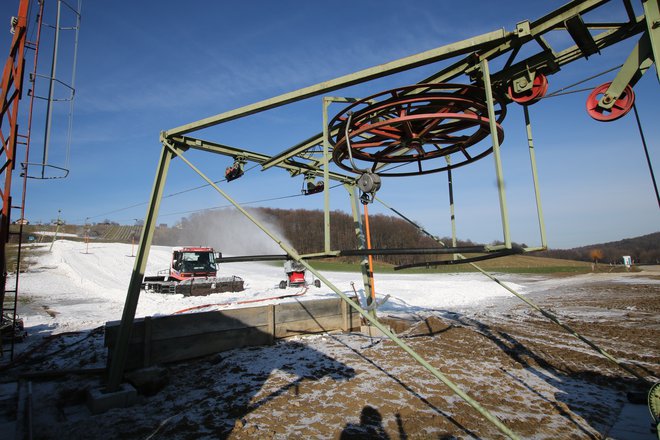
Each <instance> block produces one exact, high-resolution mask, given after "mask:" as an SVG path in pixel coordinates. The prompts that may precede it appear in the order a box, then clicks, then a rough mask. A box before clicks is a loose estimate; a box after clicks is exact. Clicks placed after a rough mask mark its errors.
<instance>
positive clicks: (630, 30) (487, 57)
mask: <svg viewBox="0 0 660 440" xmlns="http://www.w3.org/2000/svg"><path fill="white" fill-rule="evenodd" d="M658 1H659V0H642V3H643V7H644V12H645V14H644V15H642V16H639V17H637V16H635V15H634V11H633V7H632V4H631V3H630V0H623V1H622V5H623V8H624V10H625V15H626V17H627V20H626V21H624V22H620V23H587V22H585V21H584V20H583V16H584V15H585V14H587V13H589V12H591V11H593V10H595V9H597V8H599V7H601V6H602V5H604V4H606V3H608V2H609V0H574V1H571V2H569V3H567V4H566V5H564V6H562V7H560V8H559V9H557V10H555V11H553V12H551V13H549V14H547V15H545V16H543V17H541V18H540V19H538V20H535V21H533V22H529V21H523V22H520V23H518V24H517V25H516V28H515V30H513V31H510V32H506V31H505V30H504V29H500V30H496V31H493V32H488V33H485V34H482V35H480V36H477V37H474V38H469V39H466V40H462V41H460V42H457V43H453V44H448V45H445V46H442V47H439V48H436V49H432V50H429V51H426V52H422V53H419V54H416V55H412V56H409V57H405V58H402V59H399V60H395V61H392V62H389V63H385V64H382V65H380V66H376V67H372V68H369V69H364V70H361V71H358V72H355V73H352V74H349V75H344V76H341V77H338V78H335V79H332V80H329V81H325V82H321V83H318V84H315V85H312V86H309V87H305V88H302V89H299V90H296V91H292V92H289V93H285V94H282V95H279V96H276V97H274V98H270V99H266V100H263V101H259V102H257V103H254V104H251V105H247V106H244V107H240V108H237V109H234V110H230V111H227V112H224V113H220V114H217V115H214V116H210V117H207V118H204V119H201V120H199V121H195V122H192V123H189V124H185V125H182V126H179V127H175V128H172V129H170V130H167V131H164V132H162V133H161V142H162V144H163V150H162V153H161V158H160V160H159V164H158V167H157V171H156V177H155V180H154V185H153V189H152V195H151V200H150V203H149V206H148V208H147V214H146V219H145V226H144V228H143V232H142V237H141V239H140V245H139V249H138V253H137V257H136V260H135V266H134V269H133V274H132V277H131V281H130V284H129V287H128V291H127V297H126V303H125V306H124V311H123V315H122V321H121V326H120V329H119V335H118V341H117V345H116V348H115V350H114V353H113V356H112V360H111V363H110V368H109V377H108V384H107V390H108V391H115V390H117V389H118V388H119V385H120V383H121V381H122V378H123V373H124V366H125V361H126V354H127V351H128V342H129V340H130V331H131V328H132V322H133V320H134V317H135V311H136V307H137V302H138V299H139V295H140V284H141V281H142V278H143V277H144V271H145V268H146V261H147V257H148V254H149V249H150V247H151V242H152V238H153V232H154V229H155V223H156V219H157V217H158V210H159V207H160V201H161V199H162V195H163V189H164V185H165V180H166V177H167V172H168V169H169V166H170V162H171V160H172V159H174V158H177V157H178V158H180V159H181V160H182V161H184V162H185V163H186V164H188V165H189V166H190V167H191V168H193V169H194V170H195V171H196V172H198V174H200V176H201V177H202V178H203V179H204V180H206V181H207V182H208V183H209V184H210V185H211V186H213V187H214V188H215V189H216V190H217V191H218V192H219V193H220V194H222V195H223V197H225V198H227V199H228V200H229V201H231V203H233V204H234V205H235V206H236V208H237V209H239V210H240V211H241V212H243V213H244V215H245V216H246V217H247V218H249V219H250V220H251V221H253V222H254V223H255V224H257V226H259V227H260V228H262V229H263V230H264V231H265V232H266V233H267V234H268V235H270V236H271V238H272V239H273V240H274V241H275V242H276V243H278V244H279V245H280V247H282V249H283V250H285V252H287V254H289V255H291V256H292V257H293V258H295V259H297V260H299V261H301V262H302V263H303V264H304V265H305V266H306V267H307V268H308V269H309V270H310V271H311V272H312V273H314V274H315V275H316V276H317V277H318V278H319V279H321V281H323V282H324V283H325V284H326V285H328V286H329V287H330V288H331V289H332V290H333V291H335V292H336V293H337V294H338V295H339V296H340V297H341V298H342V299H344V301H346V302H347V303H348V304H349V305H350V306H351V307H353V308H354V309H355V310H356V311H357V312H358V313H360V314H361V315H362V316H363V317H364V318H365V319H366V320H367V321H369V322H370V323H372V324H373V325H375V326H376V327H378V328H379V329H380V330H381V331H383V333H384V334H386V335H387V336H388V337H389V338H390V339H392V340H393V341H395V342H396V343H397V344H399V346H400V347H401V348H402V349H403V350H405V351H406V352H407V353H408V354H410V355H411V356H412V357H413V358H414V359H415V360H416V361H417V362H418V363H419V364H420V365H422V366H423V367H424V368H426V369H427V370H428V371H430V372H431V373H432V374H434V376H436V377H437V378H438V379H439V380H441V381H442V382H443V383H445V384H446V385H447V386H449V387H450V388H451V389H452V390H453V391H454V392H455V393H456V394H457V395H459V396H460V397H462V398H463V399H464V400H466V402H468V403H469V404H470V405H471V406H472V407H473V408H475V409H476V410H477V411H478V412H479V413H480V414H482V415H483V416H484V417H486V418H487V419H488V420H489V421H490V422H491V423H493V424H494V425H495V426H496V427H497V428H498V429H499V430H500V431H501V432H502V433H504V434H505V435H507V436H509V437H510V438H517V437H516V435H515V434H514V433H513V432H512V431H510V430H509V429H508V428H507V427H506V426H504V425H503V424H502V423H501V421H499V419H497V418H496V417H494V416H493V415H492V414H490V413H489V412H488V411H487V410H485V409H484V408H482V407H481V406H480V405H479V404H478V403H477V402H475V401H473V400H472V399H471V398H470V397H469V396H467V395H466V394H465V393H464V392H463V391H461V390H460V389H459V388H458V387H456V386H455V385H454V384H453V383H452V382H451V381H450V380H449V379H448V378H446V377H445V376H444V375H443V374H442V373H440V372H439V371H437V370H436V369H435V368H434V367H433V366H431V365H430V364H428V363H427V362H426V361H425V360H423V359H422V358H421V357H419V355H417V354H416V353H415V352H414V351H412V349H410V347H408V346H407V345H406V344H405V343H403V341H401V340H399V339H398V338H397V337H396V335H394V334H392V333H391V332H390V331H389V330H388V329H387V328H385V327H383V326H382V325H381V324H380V323H379V322H378V320H377V319H375V318H374V317H373V316H371V315H370V314H369V313H368V312H367V311H366V310H364V309H363V308H362V307H360V305H359V304H356V303H355V302H354V301H352V300H351V299H350V298H348V297H346V295H345V294H344V293H343V292H341V290H339V289H338V288H337V287H335V286H334V285H332V284H331V283H330V282H329V281H328V280H327V279H325V278H324V277H323V276H322V275H321V274H320V273H318V272H317V271H316V270H315V269H314V268H313V267H311V266H310V265H309V263H308V262H307V261H305V259H304V258H303V256H301V255H299V254H297V252H296V251H295V250H294V249H291V248H289V247H288V246H287V245H285V244H284V243H283V241H282V240H280V239H279V238H278V237H276V236H275V235H274V234H272V233H270V231H268V230H267V228H265V227H264V226H263V225H260V224H259V222H258V221H257V220H256V219H254V218H253V217H252V216H251V215H250V214H249V213H247V211H245V210H244V209H243V208H242V207H240V205H239V204H238V203H236V202H234V201H233V200H232V199H231V198H230V197H229V196H228V195H227V194H226V193H224V191H222V190H221V189H220V188H218V187H217V185H215V184H214V183H213V182H212V181H211V180H210V179H208V177H206V176H204V175H203V174H202V173H201V172H200V171H199V170H197V169H196V168H195V167H194V165H193V164H192V163H190V162H189V161H188V160H187V159H185V157H184V155H183V153H184V152H185V151H186V150H188V149H190V148H193V149H198V150H203V151H207V152H213V153H216V154H223V155H227V156H233V157H241V158H244V159H247V160H251V161H254V162H256V163H259V164H261V166H262V169H264V170H265V169H268V168H270V167H274V166H275V167H279V168H283V169H286V170H288V171H289V172H291V174H292V175H297V174H311V175H315V176H319V177H321V176H322V177H323V178H324V182H325V183H326V187H325V191H326V196H325V197H326V199H325V200H326V206H327V200H328V199H327V197H328V196H327V192H328V187H327V183H328V181H329V180H336V181H338V182H342V183H343V184H344V185H346V186H347V188H348V189H349V194H352V191H353V190H351V188H354V185H355V178H354V177H351V176H345V175H342V174H339V173H334V172H331V171H330V170H329V166H328V159H327V158H328V157H329V154H330V151H329V149H330V147H329V145H328V143H327V141H325V142H324V140H327V139H328V136H329V134H330V133H328V132H327V131H328V130H327V120H325V118H324V132H323V133H320V134H317V135H313V136H311V137H310V138H308V139H306V140H304V141H302V142H300V143H299V144H296V145H294V146H293V147H291V148H289V149H287V150H285V151H283V152H282V153H280V154H278V155H276V156H274V157H269V156H266V155H263V154H260V153H255V152H251V151H247V150H245V149H242V148H235V147H230V146H227V145H223V144H220V143H215V142H211V141H206V140H201V139H196V138H193V137H189V136H184V135H188V134H189V133H192V132H195V131H198V130H201V129H204V128H208V127H212V126H216V125H219V124H222V123H225V122H228V121H231V120H235V119H239V118H243V117H246V116H249V115H253V114H256V113H259V112H263V111H266V110H270V109H274V108H276V107H280V106H283V105H287V104H290V103H293V102H296V101H300V100H304V99H307V98H310V97H314V96H320V95H325V94H328V93H330V92H332V91H335V90H339V89H342V88H345V87H348V86H351V85H355V84H360V83H364V82H368V81H371V80H373V79H376V78H380V77H384V76H388V75H392V74H395V73H398V72H402V71H406V70H411V69H415V68H417V67H420V66H424V65H429V64H432V63H437V62H440V61H446V60H450V59H452V58H456V57H459V56H463V58H462V59H460V60H458V61H455V62H453V64H451V65H450V66H448V67H446V68H444V69H442V70H440V71H439V72H437V73H436V74H434V75H432V76H431V77H428V78H425V79H423V80H421V81H419V83H429V82H432V83H436V82H437V83H441V82H447V81H449V80H452V79H454V78H457V77H459V76H462V75H465V76H467V77H469V78H470V80H471V81H475V82H483V83H484V85H485V89H486V91H487V94H488V95H490V93H491V92H492V90H498V91H502V90H505V89H506V88H507V87H508V85H509V84H513V86H514V87H515V89H516V90H524V88H525V87H531V81H529V79H530V78H533V76H534V75H535V74H536V73H537V72H538V73H543V74H545V75H552V74H554V73H557V72H558V71H559V70H560V68H561V66H562V65H565V64H567V63H570V62H572V61H575V60H577V59H581V58H585V57H588V56H591V55H593V54H594V53H597V52H599V51H600V50H602V49H603V48H605V47H608V46H610V45H613V44H616V43H618V42H620V41H622V40H624V39H627V38H630V37H633V36H635V35H638V34H640V33H641V34H642V37H641V38H640V42H639V43H638V45H637V46H636V49H635V50H637V51H638V52H637V54H635V53H633V54H631V56H630V57H629V59H628V61H627V62H626V63H625V64H624V66H623V68H622V69H621V71H620V73H619V75H617V78H616V79H615V81H613V83H612V86H611V87H610V89H609V90H608V91H607V94H608V96H609V98H608V99H614V100H616V98H618V96H619V94H620V93H621V91H622V90H623V88H625V85H627V84H630V83H631V82H633V83H634V81H636V80H638V79H639V77H640V76H641V74H643V73H644V72H645V71H646V70H648V67H649V66H650V64H651V61H652V60H657V57H658V53H659V52H660V31H659V30H658V28H659V23H660V18H659V16H660V14H659V12H658V11H659V9H660V8H658ZM553 31H564V32H568V33H569V34H570V36H571V38H573V40H574V41H575V43H576V44H575V45H574V46H572V47H570V48H568V49H566V50H563V51H561V52H555V51H554V50H553V49H552V47H551V45H550V44H549V43H548V42H547V41H546V39H545V38H544V34H546V33H548V32H553ZM533 42H534V43H536V44H538V46H539V47H540V49H539V52H538V53H536V54H534V55H532V56H530V57H528V58H526V59H524V60H518V61H516V57H517V55H518V53H519V51H520V48H521V47H522V46H523V45H526V44H528V43H533ZM506 54H508V59H507V60H506V61H505V63H504V67H503V68H502V69H500V70H499V71H497V72H493V73H490V72H489V62H490V61H492V60H494V59H496V58H498V57H500V56H503V55H506ZM656 70H657V69H656ZM658 78H659V79H660V73H658ZM488 83H490V84H488ZM487 100H488V102H489V111H490V112H492V111H493V106H492V98H490V97H487ZM326 105H327V101H324V110H325V109H326V108H327V107H326ZM491 116H492V113H491ZM525 116H526V124H527V127H528V139H529V147H530V156H531V159H532V164H533V169H534V171H533V173H534V176H535V177H534V180H535V192H536V194H537V203H539V204H538V212H539V219H540V222H541V223H540V228H541V231H542V238H541V241H542V247H545V235H544V232H543V230H544V227H543V224H542V212H541V208H540V199H539V197H538V187H537V186H536V185H537V179H536V171H535V159H534V155H533V143H532V140H531V128H530V123H529V115H528V114H527V113H526V115H525ZM490 119H491V121H494V118H492V117H491V118H490ZM491 132H493V133H494V132H495V130H491ZM492 140H493V143H494V144H497V139H496V136H495V137H494V138H493V139H492ZM316 151H322V153H321V154H322V157H321V158H320V160H319V159H316V160H314V159H312V157H313V156H314V155H315V152H316ZM494 151H495V156H497V155H498V153H497V152H496V151H497V147H495V145H494ZM495 162H496V173H497V174H498V182H500V186H501V174H500V173H501V170H500V169H499V168H500V166H501V164H499V159H497V158H496V160H495ZM352 197H353V198H355V196H354V194H352ZM354 204H355V203H354V202H353V205H354ZM500 207H501V211H502V212H503V214H502V215H503V218H502V223H503V229H504V232H505V247H509V248H510V247H511V242H510V237H509V236H508V226H507V220H506V218H505V215H506V214H505V213H506V199H505V197H504V192H503V188H501V190H500ZM353 209H355V208H353ZM354 216H355V213H354ZM326 225H328V227H329V221H327V219H326ZM356 226H357V227H359V225H356ZM329 251H330V249H329V241H326V243H325V246H324V252H326V253H328V252H329Z"/></svg>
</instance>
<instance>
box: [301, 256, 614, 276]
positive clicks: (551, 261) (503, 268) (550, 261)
mask: <svg viewBox="0 0 660 440" xmlns="http://www.w3.org/2000/svg"><path fill="white" fill-rule="evenodd" d="M310 264H311V265H312V267H314V268H315V269H318V270H322V271H337V272H359V271H360V265H359V264H355V263H344V262H336V261H329V260H313V261H310ZM475 264H476V265H477V266H478V267H480V268H482V269H484V270H486V271H488V272H500V273H529V274H581V273H588V272H592V265H591V263H588V262H584V261H573V260H560V259H555V258H541V257H533V256H529V255H513V256H507V257H501V258H495V259H492V260H485V261H479V262H477V263H475ZM374 266H375V267H374V272H376V273H401V274H405V273H410V274H424V273H463V272H478V270H477V269H475V268H474V267H472V266H471V265H470V264H452V265H447V266H437V267H430V268H428V269H427V268H414V269H404V270H400V271H395V270H394V266H393V265H391V264H381V263H376V264H375V265H374ZM596 270H597V271H598V272H618V271H625V269H624V268H622V267H610V266H609V265H602V264H601V265H599V266H598V267H597V268H596Z"/></svg>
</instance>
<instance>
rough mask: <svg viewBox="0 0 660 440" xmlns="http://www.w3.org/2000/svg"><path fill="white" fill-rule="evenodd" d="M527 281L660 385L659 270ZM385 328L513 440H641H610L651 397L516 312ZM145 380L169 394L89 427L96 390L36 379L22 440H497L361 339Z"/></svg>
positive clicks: (90, 362) (627, 376) (84, 348)
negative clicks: (28, 435)
mask: <svg viewBox="0 0 660 440" xmlns="http://www.w3.org/2000/svg"><path fill="white" fill-rule="evenodd" d="M527 281H528V282H529V283H531V284H532V285H533V286H534V288H533V289H532V291H533V292H534V293H531V294H529V295H528V297H529V298H531V299H532V300H534V301H535V302H537V303H538V304H539V305H541V306H542V307H544V308H545V309H547V310H549V311H551V312H552V313H553V314H555V315H556V316H557V317H558V318H559V319H560V320H561V321H562V322H564V323H566V324H568V325H570V326H571V327H572V328H574V329H575V330H576V331H578V332H579V333H581V334H583V335H584V336H586V337H587V338H589V339H590V340H591V341H593V342H594V343H595V344H597V345H598V346H600V347H602V348H603V349H604V350H606V351H607V352H608V353H610V354H611V355H613V356H615V357H617V358H618V359H620V361H621V362H622V363H623V364H624V365H625V366H626V367H627V368H629V369H631V370H632V371H634V372H635V373H636V374H637V375H638V376H641V377H644V378H646V379H647V380H650V381H655V380H657V378H660V344H659V343H658V341H660V271H658V270H657V268H648V269H647V270H645V271H644V272H641V273H637V274H626V275H625V276H624V275H622V274H595V275H588V276H577V277H565V278H549V277H540V276H538V277H529V279H528V280H527ZM382 318H383V319H384V320H386V321H387V322H389V323H390V324H391V325H392V327H393V329H394V330H396V331H397V332H398V333H399V334H400V336H401V337H402V338H403V339H404V341H406V343H408V344H409V345H410V346H411V347H412V348H413V349H415V350H416V351H417V352H418V353H420V354H421V355H422V356H423V357H424V358H425V359H426V360H427V361H428V362H429V363H431V364H432V365H433V366H435V367H436V368H438V369H439V370H440V371H441V372H442V373H444V374H445V375H446V376H447V377H448V378H449V379H451V380H452V381H453V382H455V383H456V384H457V385H458V386H459V387H460V388H461V389H463V390H464V391H465V392H467V393H468V394H469V395H470V396H472V397H473V398H474V399H475V400H477V401H478V402H479V403H480V404H481V405H482V406H484V407H485V408H486V409H488V410H489V411H490V412H491V413H492V414H494V415H495V416H496V417H498V418H499V419H500V420H502V422H503V423H504V424H505V425H506V426H507V427H509V428H510V429H511V430H512V431H514V432H515V433H516V434H517V435H518V436H520V437H521V438H530V439H569V438H576V439H581V438H585V439H601V438H622V439H624V438H625V439H628V438H630V439H632V438H635V439H637V438H640V439H641V438H646V437H644V435H645V434H647V435H648V438H653V436H652V435H651V434H650V431H649V425H650V418H648V420H647V421H646V424H645V425H644V423H642V426H641V427H639V430H638V433H634V432H632V431H628V432H627V433H624V434H620V433H619V431H617V430H616V429H615V425H616V423H617V420H618V419H619V416H620V414H621V412H622V410H623V409H624V408H627V407H628V406H629V405H630V399H629V394H630V393H633V394H632V397H635V396H637V395H638V394H635V393H644V392H646V391H648V388H649V384H648V383H646V382H645V381H644V380H641V379H639V378H637V377H635V376H634V375H632V374H631V373H629V372H627V371H626V370H624V369H622V368H620V367H618V366H617V365H615V364H614V363H612V362H610V361H608V360H606V359H605V358H604V357H603V356H602V355H601V354H599V353H597V352H595V351H594V350H593V349H591V348H590V347H588V346H587V345H586V344H585V343H583V342H581V341H579V340H578V339H576V338H575V337H573V336H571V335H569V334H568V333H567V332H566V331H564V330H563V329H562V328H560V327H559V326H557V325H555V324H553V323H551V322H549V321H548V320H547V319H546V318H544V317H543V316H541V314H540V313H538V312H537V311H534V310H532V309H530V308H529V307H528V306H527V305H525V304H524V303H522V302H521V301H520V300H518V299H516V298H511V299H493V300H489V301H488V302H486V303H482V304H480V305H478V306H474V307H467V308H463V309H460V310H428V311H427V312H424V313H420V314H417V315H414V316H383V317H382ZM82 338H85V339H84V340H83V339H82ZM102 338H103V335H102V333H101V332H99V331H97V332H96V333H91V334H84V335H80V334H76V335H61V336H59V337H56V338H53V339H51V340H50V341H49V342H48V343H47V344H46V345H44V346H43V347H42V348H40V349H39V350H40V351H39V352H35V353H34V354H33V358H32V360H31V361H30V362H28V363H27V364H25V365H24V368H23V370H22V372H25V369H31V370H40V371H44V370H48V369H53V368H55V366H57V368H63V367H66V368H83V369H89V368H93V367H99V366H103V365H104V363H105V353H104V350H103V347H102ZM56 349H60V350H61V351H59V352H58V353H57V354H56V355H52V354H51V355H50V356H49V357H48V360H44V361H43V362H40V361H39V359H38V354H39V353H40V352H41V353H44V354H45V353H52V352H53V351H54V350H56ZM58 356H59V360H57V361H55V359H56V358H57V357H58ZM28 367H29V368H28ZM17 372H18V371H9V372H6V374H5V377H11V375H12V374H15V373H17ZM155 374H159V375H161V377H162V378H163V379H164V383H166V385H164V386H162V387H158V389H154V390H146V391H143V394H141V395H140V396H139V401H138V403H137V404H136V405H134V406H133V407H131V408H126V409H113V410H111V411H109V412H107V413H105V414H101V415H92V414H90V412H89V411H88V410H87V408H86V406H85V404H84V400H85V394H86V390H87V389H89V388H90V387H94V386H98V383H99V379H98V377H96V376H93V375H80V374H66V375H57V377H55V378H48V379H36V378H35V379H33V384H32V389H33V398H32V401H33V438H35V439H62V438H76V439H86V438H89V439H115V438H122V439H197V438H207V439H214V438H230V439H253V438H265V439H269V438H274V439H284V438H322V439H325V438H328V439H337V438H340V439H346V438H389V439H417V438H433V439H454V438H459V439H463V438H465V439H469V438H486V439H490V438H493V439H495V438H505V436H504V435H503V434H502V433H501V432H500V431H499V430H498V429H497V428H495V427H494V426H493V425H492V424H491V423H489V422H488V421H486V420H485V419H484V418H483V417H482V416H481V415H479V414H478V413H477V412H476V411H475V410H474V409H473V408H471V407H470V406H469V405H468V404H466V403H465V402H464V401H463V400H462V399H461V398H459V397H457V396H456V395H455V394H454V393H453V392H452V391H451V390H450V389H449V388H448V387H447V386H446V385H444V384H442V383H441V382H439V381H438V380H437V379H436V378H434V377H433V376H431V375H430V374H429V373H428V372H427V371H426V370H425V369H423V368H422V367H421V366H419V365H418V364H417V363H415V362H414V361H413V360H412V358H410V357H409V356H408V355H407V354H406V353H404V352H403V351H402V350H401V349H400V348H398V347H397V346H396V345H395V344H394V343H392V342H391V341H389V340H383V339H379V338H368V337H365V336H363V335H358V334H348V335H347V334H336V335H317V336H310V337H305V338H299V339H290V340H285V341H281V342H280V343H278V344H276V345H274V346H269V347H258V348H250V349H241V350H232V351H228V352H224V353H220V354H217V355H214V356H210V357H208V358H204V359H200V360H196V361H194V362H185V363H178V364H172V365H166V366H164V367H162V368H161V369H159V370H156V373H155ZM633 400H634V399H633ZM638 406H639V407H640V408H642V405H638Z"/></svg>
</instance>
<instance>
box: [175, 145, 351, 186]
mask: <svg viewBox="0 0 660 440" xmlns="http://www.w3.org/2000/svg"><path fill="white" fill-rule="evenodd" d="M169 141H170V142H172V143H174V144H175V145H178V146H180V147H181V148H183V149H188V148H192V149H195V150H200V151H206V152H209V153H216V154H221V155H224V156H229V157H236V156H240V157H243V158H245V159H246V160H249V161H251V162H256V163H258V164H263V163H266V162H268V161H270V160H271V159H272V158H271V156H268V155H266V154H262V153H255V152H253V151H249V150H245V149H241V148H236V147H231V146H229V145H224V144H219V143H217V142H210V141H205V140H202V139H195V138H191V137H184V136H173V137H171V138H170V139H169ZM276 166H277V167H278V168H282V169H284V170H287V171H289V172H291V173H292V174H305V173H311V174H313V175H314V176H316V177H324V170H323V169H319V168H318V167H317V166H316V165H315V164H309V163H302V162H296V161H294V160H293V159H289V160H287V161H286V162H280V163H279V164H277V165H276ZM328 179H330V180H335V181H337V182H341V183H353V182H355V177H353V176H346V175H344V174H341V173H336V172H333V171H328Z"/></svg>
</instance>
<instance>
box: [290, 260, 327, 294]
mask: <svg viewBox="0 0 660 440" xmlns="http://www.w3.org/2000/svg"><path fill="white" fill-rule="evenodd" d="M284 273H285V274H286V278H287V279H286V280H282V281H280V289H286V288H287V287H306V286H307V280H306V279H305V265H304V264H302V263H300V262H299V261H296V260H286V261H285V262H284ZM314 286H315V287H321V281H320V280H314Z"/></svg>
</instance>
